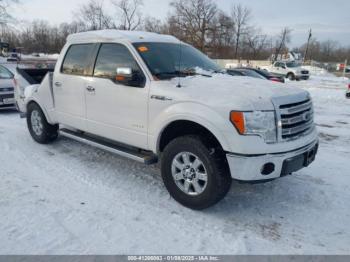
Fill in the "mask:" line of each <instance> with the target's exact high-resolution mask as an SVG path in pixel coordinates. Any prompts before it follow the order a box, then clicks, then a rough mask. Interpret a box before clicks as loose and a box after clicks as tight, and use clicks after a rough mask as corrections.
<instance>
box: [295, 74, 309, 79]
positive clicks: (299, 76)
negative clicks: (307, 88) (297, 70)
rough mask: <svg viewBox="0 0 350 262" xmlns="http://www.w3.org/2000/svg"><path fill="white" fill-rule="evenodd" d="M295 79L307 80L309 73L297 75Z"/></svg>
mask: <svg viewBox="0 0 350 262" xmlns="http://www.w3.org/2000/svg"><path fill="white" fill-rule="evenodd" d="M295 78H296V80H309V79H310V75H297V76H296V77H295Z"/></svg>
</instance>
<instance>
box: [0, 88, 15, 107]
mask: <svg viewBox="0 0 350 262" xmlns="http://www.w3.org/2000/svg"><path fill="white" fill-rule="evenodd" d="M14 107H15V96H14V93H10V92H1V93H0V109H10V108H14Z"/></svg>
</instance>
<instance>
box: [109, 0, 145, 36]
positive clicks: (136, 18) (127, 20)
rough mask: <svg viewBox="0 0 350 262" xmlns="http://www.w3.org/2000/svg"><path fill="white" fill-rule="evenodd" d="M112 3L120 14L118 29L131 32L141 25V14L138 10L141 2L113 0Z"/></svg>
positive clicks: (138, 0)
mask: <svg viewBox="0 0 350 262" xmlns="http://www.w3.org/2000/svg"><path fill="white" fill-rule="evenodd" d="M112 3H113V4H114V5H115V6H116V7H117V8H118V9H119V11H120V12H121V25H120V29H122V30H129V31H133V30H136V29H137V28H139V27H140V26H141V24H142V14H141V12H140V8H141V7H142V6H143V1H142V0H114V1H112Z"/></svg>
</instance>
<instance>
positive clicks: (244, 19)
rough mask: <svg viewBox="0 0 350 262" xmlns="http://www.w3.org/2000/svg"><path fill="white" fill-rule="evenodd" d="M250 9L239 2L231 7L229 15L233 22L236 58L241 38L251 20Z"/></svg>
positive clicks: (246, 31) (247, 29) (248, 27)
mask: <svg viewBox="0 0 350 262" xmlns="http://www.w3.org/2000/svg"><path fill="white" fill-rule="evenodd" d="M251 14H252V12H251V10H250V9H249V8H247V7H244V6H242V5H241V4H238V5H234V6H233V7H232V11H231V16H232V20H233V23H234V28H235V33H236V46H235V58H236V59H237V58H238V55H239V54H238V52H239V47H240V43H241V38H242V37H243V36H244V35H245V34H247V33H248V31H249V29H250V26H249V22H250V20H251Z"/></svg>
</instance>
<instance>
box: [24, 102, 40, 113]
mask: <svg viewBox="0 0 350 262" xmlns="http://www.w3.org/2000/svg"><path fill="white" fill-rule="evenodd" d="M33 104H35V105H37V106H38V107H40V106H39V104H38V103H37V102H35V101H34V100H32V101H30V102H29V103H28V104H27V112H28V108H29V106H30V105H33ZM40 108H41V107H40Z"/></svg>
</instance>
